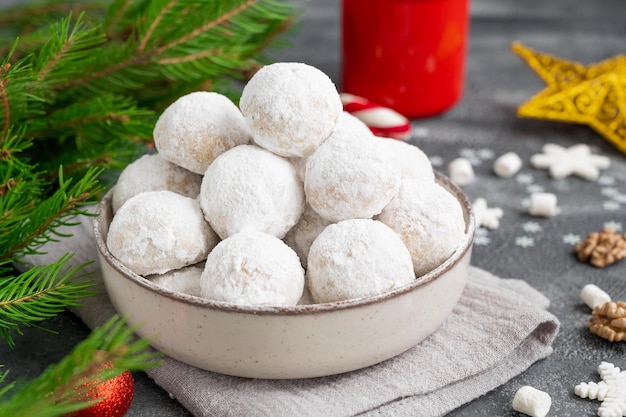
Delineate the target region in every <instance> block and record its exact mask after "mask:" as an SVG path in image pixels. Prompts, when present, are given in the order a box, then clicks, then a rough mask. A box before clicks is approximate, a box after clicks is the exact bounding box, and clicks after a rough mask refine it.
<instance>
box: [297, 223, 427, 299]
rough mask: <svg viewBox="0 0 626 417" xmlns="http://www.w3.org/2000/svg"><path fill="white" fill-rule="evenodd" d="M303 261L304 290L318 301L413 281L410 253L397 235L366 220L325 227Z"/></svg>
mask: <svg viewBox="0 0 626 417" xmlns="http://www.w3.org/2000/svg"><path fill="white" fill-rule="evenodd" d="M308 259H309V261H308V270H307V280H308V288H309V290H310V292H311V296H312V298H313V300H314V301H315V302H317V303H325V302H333V301H339V300H347V299H354V298H360V297H367V296H373V295H377V294H382V293H385V292H387V291H391V290H393V289H394V288H398V287H401V286H404V285H406V284H408V283H410V282H412V281H413V280H414V279H415V274H414V272H413V265H412V262H411V255H410V254H409V252H408V250H407V248H406V247H405V246H404V244H403V243H402V241H401V240H400V238H399V237H398V235H397V234H396V233H394V231H393V230H391V229H390V228H389V227H387V226H385V225H384V224H383V223H381V222H379V221H376V220H371V219H352V220H344V221H341V222H339V223H336V224H331V225H329V226H328V227H326V228H325V229H324V231H322V233H320V234H319V236H318V237H317V238H316V239H315V241H314V242H313V244H312V245H311V249H310V251H309V258H308Z"/></svg>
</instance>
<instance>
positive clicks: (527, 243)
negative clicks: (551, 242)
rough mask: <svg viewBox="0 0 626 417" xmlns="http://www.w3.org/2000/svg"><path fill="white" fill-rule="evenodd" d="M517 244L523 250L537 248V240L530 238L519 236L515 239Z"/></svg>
mask: <svg viewBox="0 0 626 417" xmlns="http://www.w3.org/2000/svg"><path fill="white" fill-rule="evenodd" d="M515 244H516V245H517V246H521V247H522V248H529V247H531V246H535V239H533V238H532V237H530V236H519V237H516V238H515Z"/></svg>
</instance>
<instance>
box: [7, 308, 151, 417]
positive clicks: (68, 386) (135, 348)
mask: <svg viewBox="0 0 626 417" xmlns="http://www.w3.org/2000/svg"><path fill="white" fill-rule="evenodd" d="M159 356H160V355H159V354H156V353H153V352H151V351H149V350H148V343H147V342H146V341H144V340H135V338H134V333H133V329H132V328H130V327H128V326H126V325H125V322H124V321H123V320H121V319H120V318H119V317H118V316H114V317H113V318H111V319H110V320H109V321H107V323H105V324H104V325H103V326H102V327H100V328H97V329H95V330H93V331H92V332H91V334H90V335H89V336H88V337H87V339H85V340H84V341H83V342H81V343H80V344H78V345H77V346H76V347H75V348H74V349H73V350H72V352H71V353H70V354H69V355H67V356H66V357H65V358H63V359H62V360H61V361H60V362H59V363H57V364H54V365H52V366H50V367H49V368H48V369H46V370H45V371H44V372H43V373H42V374H41V375H40V376H39V377H37V378H35V379H33V380H31V381H28V382H24V381H17V382H14V383H13V384H12V386H10V387H9V388H8V389H5V390H4V392H3V390H0V417H32V416H37V417H56V416H62V415H64V414H67V413H70V412H73V411H77V410H80V409H82V408H85V407H87V406H89V405H92V404H93V403H94V402H97V401H98V400H100V399H95V401H91V402H85V400H84V399H85V398H86V393H87V390H88V389H89V388H90V387H92V386H93V385H94V384H98V383H102V382H104V381H105V380H108V379H111V378H114V377H116V376H118V375H120V374H121V373H123V372H124V371H126V370H129V371H138V370H145V369H149V368H152V367H156V366H159V365H160V362H159V361H158V357H159ZM105 364H106V365H110V366H108V367H105V368H103V365H105Z"/></svg>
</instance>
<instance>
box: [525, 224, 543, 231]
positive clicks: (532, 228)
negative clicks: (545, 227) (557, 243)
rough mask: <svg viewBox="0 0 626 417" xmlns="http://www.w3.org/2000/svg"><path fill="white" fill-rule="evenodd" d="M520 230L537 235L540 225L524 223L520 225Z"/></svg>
mask: <svg viewBox="0 0 626 417" xmlns="http://www.w3.org/2000/svg"><path fill="white" fill-rule="evenodd" d="M522 229H524V231H525V232H528V233H537V232H539V231H540V230H541V225H540V224H539V223H537V222H526V223H524V224H522Z"/></svg>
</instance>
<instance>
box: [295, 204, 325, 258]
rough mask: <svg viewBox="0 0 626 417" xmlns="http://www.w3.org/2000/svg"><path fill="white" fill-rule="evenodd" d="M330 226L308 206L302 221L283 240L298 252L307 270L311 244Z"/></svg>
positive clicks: (301, 218)
mask: <svg viewBox="0 0 626 417" xmlns="http://www.w3.org/2000/svg"><path fill="white" fill-rule="evenodd" d="M329 224H330V222H329V221H328V220H325V219H324V218H322V217H321V216H320V215H319V214H317V213H316V212H315V210H313V208H311V206H310V205H309V204H306V205H305V208H304V213H302V217H300V221H298V223H297V224H296V225H295V226H294V227H292V228H291V230H289V232H287V234H286V235H285V238H284V239H283V240H284V241H285V243H287V244H288V245H289V246H290V247H291V248H292V249H293V250H295V251H296V253H297V254H298V256H299V257H300V261H301V262H302V266H304V267H305V268H306V265H307V258H308V255H309V249H310V248H311V244H312V243H313V241H314V240H315V238H316V237H317V236H318V235H319V234H320V233H321V232H322V230H324V229H325V228H326V226H328V225H329Z"/></svg>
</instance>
